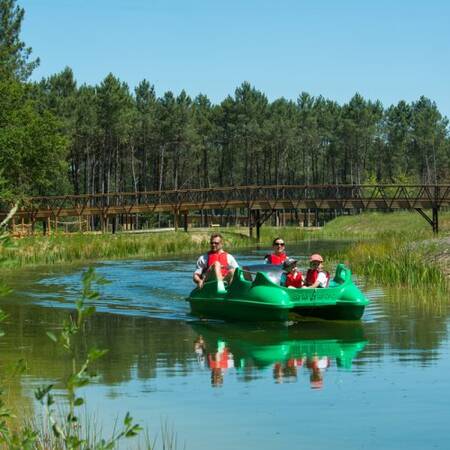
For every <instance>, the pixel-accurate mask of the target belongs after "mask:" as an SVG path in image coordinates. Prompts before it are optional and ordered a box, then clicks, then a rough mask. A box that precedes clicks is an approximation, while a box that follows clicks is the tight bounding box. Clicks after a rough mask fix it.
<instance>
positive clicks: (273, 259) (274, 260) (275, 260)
mask: <svg viewBox="0 0 450 450" xmlns="http://www.w3.org/2000/svg"><path fill="white" fill-rule="evenodd" d="M286 258H287V255H286V253H282V254H281V255H275V253H272V254H271V255H267V256H266V259H267V262H268V263H269V264H276V265H280V264H283V262H284V260H285V259H286Z"/></svg>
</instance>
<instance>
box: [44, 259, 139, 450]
mask: <svg viewBox="0 0 450 450" xmlns="http://www.w3.org/2000/svg"><path fill="white" fill-rule="evenodd" d="M105 283H106V280H105V279H104V278H102V277H100V276H98V275H97V274H96V272H95V270H94V269H93V268H90V269H88V270H86V271H85V272H84V273H83V276H82V290H81V295H80V297H79V298H78V299H77V301H76V302H75V306H76V317H75V318H73V317H72V315H69V316H68V318H67V319H66V320H65V322H64V323H63V327H62V330H61V332H60V333H59V335H56V334H54V333H53V332H47V336H48V337H49V338H50V339H51V340H52V341H53V342H55V343H56V344H58V345H59V346H60V348H62V349H63V351H64V352H65V353H66V354H67V355H68V356H69V358H71V360H72V372H71V373H70V375H69V376H68V378H67V379H66V381H65V383H64V387H65V390H66V392H67V401H68V412H67V415H66V416H65V417H61V416H58V414H57V411H56V410H55V408H54V405H55V400H54V397H53V394H52V392H53V387H54V386H53V385H52V384H50V385H47V386H43V387H41V388H38V389H37V390H36V391H35V397H36V400H38V401H39V402H40V403H41V404H42V405H43V407H44V408H45V410H46V412H47V415H48V418H49V420H50V423H51V428H52V432H53V438H54V440H55V443H56V445H58V446H63V447H64V448H65V449H78V448H88V444H89V443H88V441H87V440H86V438H83V437H82V430H81V426H80V418H79V415H78V414H77V411H78V408H79V407H80V406H82V405H84V404H85V400H84V399H83V398H82V397H80V396H79V395H78V394H77V392H78V390H79V389H80V388H81V387H84V386H86V385H88V384H89V383H90V382H91V381H92V379H93V378H94V377H95V375H93V373H92V372H91V366H92V363H94V362H95V361H96V360H98V359H99V358H101V357H103V356H104V355H105V354H106V353H107V350H106V349H97V348H95V347H94V348H90V349H89V350H88V351H87V355H86V356H85V359H84V361H81V362H80V363H79V362H78V358H77V352H76V347H75V344H76V337H77V336H79V335H80V334H83V332H84V325H85V323H86V320H87V319H88V318H89V317H90V316H91V315H92V314H94V312H95V308H94V307H93V306H92V305H89V304H88V302H89V301H92V300H95V299H97V298H98V297H99V293H98V292H97V291H96V290H94V289H93V287H94V285H102V284H105ZM140 430H141V428H140V426H139V425H137V424H135V423H133V419H132V418H131V416H130V415H129V413H127V414H126V416H125V419H124V421H123V426H122V429H121V430H120V431H119V432H117V433H116V434H114V435H113V436H112V437H111V438H110V439H109V440H104V439H102V440H101V441H100V444H99V445H97V446H96V448H97V449H102V450H106V449H112V448H115V446H116V444H117V442H118V441H119V440H120V439H122V438H129V437H134V436H135V435H137V434H138V433H139V431H140Z"/></svg>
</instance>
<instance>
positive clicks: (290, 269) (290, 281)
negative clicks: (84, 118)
mask: <svg viewBox="0 0 450 450" xmlns="http://www.w3.org/2000/svg"><path fill="white" fill-rule="evenodd" d="M282 266H283V270H284V272H283V274H282V275H281V279H280V284H281V286H284V287H288V288H301V287H302V286H303V275H302V273H301V272H300V270H299V268H298V267H297V260H296V259H294V258H287V259H286V260H285V261H284V262H283V265H282Z"/></svg>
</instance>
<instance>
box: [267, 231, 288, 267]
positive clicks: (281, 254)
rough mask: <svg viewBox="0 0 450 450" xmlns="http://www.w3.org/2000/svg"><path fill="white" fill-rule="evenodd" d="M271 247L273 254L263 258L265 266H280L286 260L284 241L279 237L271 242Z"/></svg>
mask: <svg viewBox="0 0 450 450" xmlns="http://www.w3.org/2000/svg"><path fill="white" fill-rule="evenodd" d="M272 246H273V253H271V254H270V255H266V256H265V257H264V260H265V261H266V263H267V264H275V265H281V264H283V262H284V261H285V259H286V258H287V255H286V244H285V243H284V240H283V239H281V238H280V237H277V238H275V239H274V240H273V243H272Z"/></svg>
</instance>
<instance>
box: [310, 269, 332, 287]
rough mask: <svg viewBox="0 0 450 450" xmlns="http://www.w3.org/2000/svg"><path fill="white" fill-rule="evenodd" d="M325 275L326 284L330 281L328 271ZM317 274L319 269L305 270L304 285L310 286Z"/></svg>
mask: <svg viewBox="0 0 450 450" xmlns="http://www.w3.org/2000/svg"><path fill="white" fill-rule="evenodd" d="M325 275H326V276H327V286H328V282H329V281H330V274H329V272H325ZM318 276H319V271H318V270H317V269H308V272H306V280H305V285H306V286H312V285H313V284H314V283H315V282H316V280H317V277H318Z"/></svg>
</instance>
